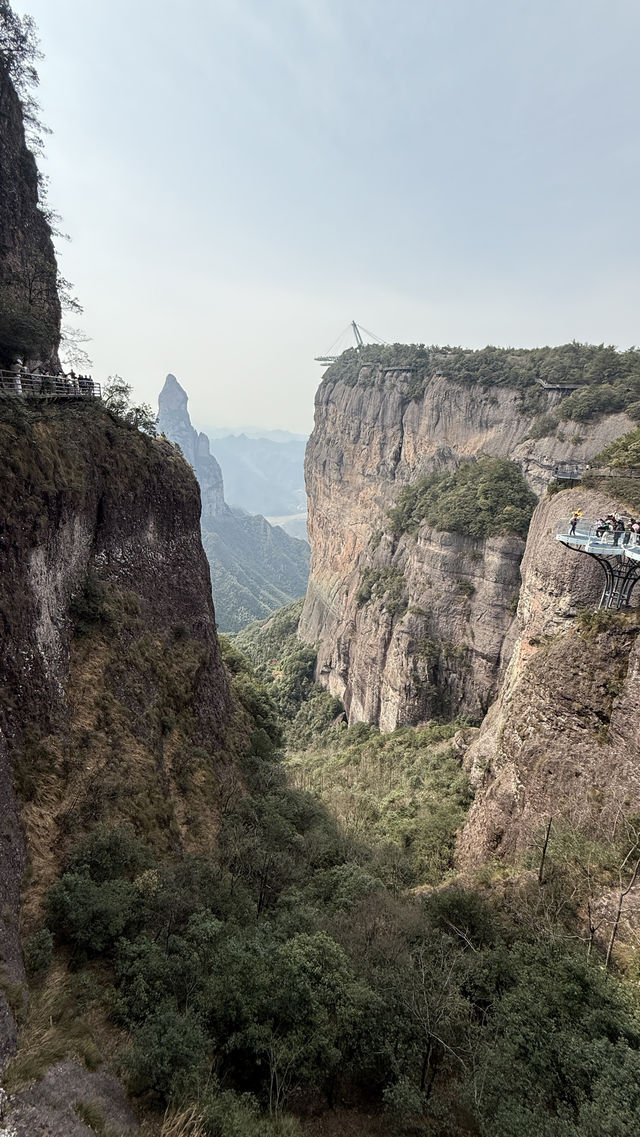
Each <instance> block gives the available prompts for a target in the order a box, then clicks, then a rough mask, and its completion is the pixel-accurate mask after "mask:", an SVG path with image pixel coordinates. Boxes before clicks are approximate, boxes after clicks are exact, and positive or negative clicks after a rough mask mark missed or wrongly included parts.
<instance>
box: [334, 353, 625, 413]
mask: <svg viewBox="0 0 640 1137" xmlns="http://www.w3.org/2000/svg"><path fill="white" fill-rule="evenodd" d="M403 371H406V372H410V378H409V380H408V383H407V386H406V389H407V394H408V395H409V397H410V398H418V397H420V396H421V395H422V394H423V392H424V390H425V388H426V386H427V384H428V383H429V381H430V380H431V379H433V378H435V377H436V376H443V377H444V378H445V379H449V380H451V382H453V383H459V384H461V385H464V386H480V387H482V388H485V389H486V388H491V387H506V388H511V389H514V390H516V391H519V392H520V394H521V395H522V397H523V400H524V406H523V409H525V411H527V412H528V413H536V411H537V410H539V409H540V408H539V407H537V406H536V405H535V396H536V388H538V389H539V390H540V393H541V394H542V391H543V387H544V385H545V384H548V385H550V386H552V387H553V386H554V385H556V384H557V385H563V384H569V385H573V384H576V385H577V387H578V388H579V389H578V390H576V391H574V392H572V393H570V394H568V395H567V396H566V398H564V399H563V401H562V403H561V404H560V406H559V407H558V409H557V412H556V413H557V415H558V417H559V418H563V419H571V420H574V421H577V422H585V421H587V420H588V419H592V418H596V417H598V416H599V415H602V414H612V413H616V412H619V411H626V412H627V413H628V414H629V415H630V416H631V417H632V418H637V419H640V351H638V350H637V349H636V348H635V347H631V348H629V349H628V350H624V351H619V350H618V349H617V348H616V347H614V346H613V345H610V344H587V343H578V342H577V341H575V340H574V341H573V342H572V343H567V344H561V345H559V346H558V347H536V348H511V347H493V346H491V345H489V346H487V347H483V348H481V349H479V350H477V351H472V350H470V349H468V348H463V347H449V346H446V347H437V346H431V347H427V346H425V345H424V344H398V343H397V344H387V345H380V344H364V345H363V346H362V347H360V348H349V349H348V351H345V352H343V353H342V355H341V356H339V358H338V359H337V360H336V361H335V362H334V363H332V364H331V366H330V367H329V368H328V369H327V371H326V372H325V375H324V379H323V383H324V384H329V383H335V382H343V383H346V384H347V385H348V386H355V385H356V384H358V385H364V386H378V385H382V384H393V383H394V382H397V381H398V378H399V376H400V374H401V373H402V372H403Z"/></svg>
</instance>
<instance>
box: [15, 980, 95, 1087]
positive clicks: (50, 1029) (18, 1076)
mask: <svg viewBox="0 0 640 1137" xmlns="http://www.w3.org/2000/svg"><path fill="white" fill-rule="evenodd" d="M116 1049H117V1036H116V1033H115V1032H114V1030H113V1028H111V1027H110V1026H109V1024H108V1022H107V1021H106V1019H105V1018H104V1016H103V1014H102V1013H101V1012H100V1011H99V1010H98V1009H97V1007H96V1006H95V1005H94V1006H89V1005H88V992H87V990H86V989H84V988H82V987H81V986H80V985H79V982H78V980H77V979H76V978H75V977H74V976H72V975H70V974H69V972H68V971H67V969H66V967H65V965H64V963H63V962H62V961H58V962H57V963H55V964H54V966H53V967H51V968H50V970H49V972H48V973H47V976H46V979H44V980H43V981H42V982H41V983H40V984H38V985H37V986H35V987H33V988H32V990H31V992H30V1003H29V1009H28V1012H27V1013H26V1015H25V1018H24V1022H23V1023H22V1024H21V1026H20V1033H19V1039H18V1052H17V1054H16V1055H15V1056H14V1057H13V1058H12V1059H11V1061H10V1063H9V1065H8V1066H7V1068H6V1071H5V1076H4V1084H5V1087H6V1089H7V1090H8V1091H9V1092H10V1093H14V1092H15V1091H16V1090H18V1089H20V1088H21V1087H24V1086H27V1085H30V1084H31V1083H32V1082H33V1081H36V1080H38V1079H39V1078H42V1076H43V1075H44V1074H45V1073H46V1071H47V1070H48V1069H49V1068H50V1067H51V1066H53V1065H55V1063H56V1062H60V1061H62V1060H63V1059H64V1058H67V1057H69V1056H70V1055H73V1056H75V1057H77V1058H78V1059H79V1060H80V1061H81V1062H83V1063H84V1065H85V1066H86V1067H87V1069H89V1070H96V1069H97V1068H98V1067H99V1066H100V1065H101V1064H102V1062H103V1061H106V1060H108V1059H109V1057H112V1056H113V1055H114V1053H115V1052H116Z"/></svg>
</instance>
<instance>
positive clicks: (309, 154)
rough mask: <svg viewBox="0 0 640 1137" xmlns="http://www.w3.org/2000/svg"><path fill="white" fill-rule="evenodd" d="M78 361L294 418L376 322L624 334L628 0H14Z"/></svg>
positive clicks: (197, 401) (631, 148)
mask: <svg viewBox="0 0 640 1137" xmlns="http://www.w3.org/2000/svg"><path fill="white" fill-rule="evenodd" d="M14 6H15V8H16V10H17V11H18V12H21V13H22V12H23V11H28V12H30V13H31V14H32V15H33V16H34V18H35V19H36V21H37V24H38V27H39V32H40V38H41V41H42V48H43V50H44V52H45V55H46V59H45V60H44V62H43V63H42V64H41V65H40V75H41V85H40V92H39V97H40V101H41V103H42V107H43V117H44V120H45V122H46V123H47V124H48V125H49V126H50V127H51V128H52V129H53V131H54V133H53V135H52V137H51V138H49V139H48V140H47V160H46V162H45V163H44V169H45V172H46V173H47V174H48V175H49V178H50V194H49V196H50V202H51V205H52V206H53V207H54V208H55V209H57V210H58V211H59V212H60V213H61V214H62V215H63V227H64V228H65V229H66V231H67V232H69V233H70V234H71V236H72V242H71V243H70V244H68V245H65V246H64V247H63V249H62V271H63V273H64V275H65V276H67V277H68V278H70V279H71V280H72V281H73V282H74V284H75V289H76V292H77V295H78V297H79V299H80V300H81V302H82V304H83V305H84V308H85V314H84V317H83V318H82V323H83V327H84V329H85V331H86V332H87V333H88V334H89V335H90V336H91V337H92V343H91V344H90V345H89V346H90V354H91V356H92V358H93V359H94V369H93V371H94V375H95V376H96V377H97V378H104V377H105V376H106V375H108V374H110V373H113V372H118V373H120V374H121V375H123V376H125V377H126V378H127V379H129V381H130V382H132V383H133V385H134V388H135V392H136V395H137V396H138V397H139V398H143V399H146V400H148V401H151V402H155V400H156V398H157V393H158V390H159V388H160V386H161V385H162V382H163V380H164V376H165V374H166V372H167V371H173V372H174V373H175V374H176V375H177V376H178V378H179V379H180V381H181V382H182V383H183V385H184V386H185V387H186V389H187V391H188V392H189V395H190V409H191V412H192V417H193V419H194V421H195V423H196V424H203V423H207V424H211V425H215V424H218V425H235V424H239V423H255V424H258V425H262V426H264V427H266V428H273V427H284V428H289V429H291V430H298V431H303V430H308V429H310V427H311V424H312V415H313V395H314V392H315V389H316V387H317V384H318V382H319V379H320V377H321V374H322V371H321V368H320V366H319V364H317V363H314V361H313V356H314V355H317V354H320V353H322V352H323V351H326V350H327V349H328V348H329V345H330V344H331V342H332V341H333V340H334V339H335V337H336V336H337V335H338V333H339V332H340V331H341V330H342V328H343V327H344V326H345V325H346V324H347V323H348V322H349V321H350V320H351V319H356V320H358V321H359V322H362V323H363V324H364V326H365V327H367V328H370V329H371V330H372V331H373V332H374V333H376V334H377V335H378V336H380V337H381V338H383V339H385V340H388V341H403V342H424V343H451V344H454V343H455V344H463V345H467V346H471V347H478V346H482V345H484V344H486V343H495V344H502V345H508V344H515V345H522V346H533V345H536V344H545V343H561V342H565V341H567V340H571V339H574V338H575V339H579V340H589V341H593V342H601V341H603V340H604V341H606V342H611V343H616V344H618V345H619V346H621V347H628V346H629V345H630V344H632V343H635V342H636V340H638V341H640V333H639V331H638V323H637V315H638V300H639V296H638V282H639V276H640V269H639V263H640V259H639V253H640V248H639V245H640V241H639V237H638V212H639V210H640V204H639V203H640V193H639V190H640V185H639V182H640V149H639V145H640V133H639V130H638V126H639V118H640V79H639V71H638V64H637V60H638V44H639V43H640V4H638V2H637V0H535V2H534V0H526V2H525V0H393V2H392V0H182V2H181V3H180V4H177V3H176V2H175V0H172V2H171V3H169V2H168V0H109V2H108V3H106V2H104V0H102V2H100V0H30V2H28V3H27V0H24V3H22V2H21V0H14Z"/></svg>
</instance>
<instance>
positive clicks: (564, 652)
mask: <svg viewBox="0 0 640 1137" xmlns="http://www.w3.org/2000/svg"><path fill="white" fill-rule="evenodd" d="M574 508H582V509H583V511H584V513H585V515H586V516H591V517H594V518H595V517H598V516H599V515H600V514H601V513H607V512H609V511H610V510H616V509H619V502H617V501H615V500H614V499H612V498H610V497H608V496H607V495H605V494H601V493H595V492H593V491H588V492H586V491H584V490H579V489H576V490H572V491H567V492H565V493H562V494H558V495H556V496H555V497H553V498H552V499H550V500H546V501H544V502H542V503H541V504H540V505H539V506H538V508H537V510H536V512H535V514H534V517H533V521H532V524H531V529H530V532H529V539H528V542H527V550H526V554H525V557H524V559H523V562H522V577H523V586H522V593H521V599H520V604H519V608H518V617H517V619H518V629H519V635H518V639H517V642H516V645H515V649H514V651H513V655H512V657H511V661H510V663H509V667H508V669H507V673H506V676H505V680H504V683H503V685H502V688H501V690H500V694H499V697H498V699H497V701H496V703H495V704H494V706H493V707H492V708H491V710H490V712H489V714H488V715H487V717H486V719H485V721H484V723H483V724H482V727H481V730H480V733H479V736H478V738H477V739H476V740H475V741H474V742H473V743H472V745H471V746H470V747H469V750H468V751H467V754H466V756H465V762H466V765H467V767H468V770H469V773H470V775H471V779H472V781H473V783H474V786H475V791H476V796H475V801H474V804H473V805H472V807H471V811H470V813H469V817H468V821H467V824H466V826H465V828H464V831H463V833H462V836H461V839H460V842H459V847H458V856H459V863H460V865H461V867H473V866H477V865H478V864H481V863H483V861H485V860H486V859H487V858H489V857H491V856H496V855H498V856H512V855H514V854H517V853H520V852H523V851H524V850H525V849H527V848H531V847H532V845H533V844H534V843H535V841H536V840H537V838H538V836H539V834H540V831H541V829H542V828H543V827H544V825H545V824H546V822H547V820H548V818H549V817H554V818H556V819H557V820H558V821H560V820H564V821H566V822H567V823H568V824H570V825H572V826H576V827H578V828H580V829H582V830H584V831H586V832H589V831H591V832H592V833H597V832H600V833H601V834H602V835H605V834H606V835H607V836H608V837H611V834H612V833H613V831H614V828H615V825H616V821H617V819H619V817H620V815H621V814H625V813H633V812H637V805H638V802H639V801H640V639H639V638H638V631H639V628H638V625H637V623H635V621H634V619H633V618H630V619H629V618H628V619H626V620H625V619H624V618H618V619H613V620H611V621H602V622H601V623H600V624H595V625H593V626H592V627H589V625H588V623H587V622H585V621H584V620H583V622H582V625H583V626H582V628H581V626H580V623H577V622H576V615H577V614H578V611H579V608H580V607H581V606H585V608H588V609H591V610H593V609H595V608H596V606H597V604H598V600H599V597H600V593H601V590H602V584H603V576H602V572H601V569H600V568H599V566H598V564H597V563H596V562H595V561H594V560H592V559H591V558H589V557H587V556H585V555H582V554H579V553H576V552H573V551H571V550H569V549H566V548H565V547H564V546H563V545H561V544H559V543H558V542H556V540H555V534H556V532H557V530H558V528H559V526H560V523H561V521H562V519H563V518H566V517H567V516H569V515H570V513H571V512H572V510H573V509H574ZM637 599H638V598H637V597H636V601H637Z"/></svg>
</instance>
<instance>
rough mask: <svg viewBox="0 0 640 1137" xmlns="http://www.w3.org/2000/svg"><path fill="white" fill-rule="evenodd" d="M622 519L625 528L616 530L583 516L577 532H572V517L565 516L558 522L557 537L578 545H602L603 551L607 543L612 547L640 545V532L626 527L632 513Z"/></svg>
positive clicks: (559, 539) (577, 525) (577, 526)
mask: <svg viewBox="0 0 640 1137" xmlns="http://www.w3.org/2000/svg"><path fill="white" fill-rule="evenodd" d="M598 520H599V519H598ZM622 520H623V521H625V529H624V530H622V529H618V530H617V532H616V531H615V530H613V529H610V528H608V527H606V528H604V529H603V528H602V525H599V524H598V521H593V520H592V519H590V518H587V517H581V518H580V519H579V521H578V523H577V524H576V529H575V533H572V532H571V518H570V517H567V518H563V520H562V521H560V522H559V524H558V529H557V533H556V537H557V540H558V541H563V540H567V541H570V542H572V543H573V544H576V545H602V546H603V552H604V548H605V547H606V546H607V545H609V546H611V547H612V548H616V547H617V548H619V547H620V546H622V547H624V546H626V545H630V544H631V545H634V546H635V545H640V533H633V532H630V531H629V530H628V529H627V528H626V524H627V521H630V520H631V515H630V514H627V515H626V517H623V518H622Z"/></svg>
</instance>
